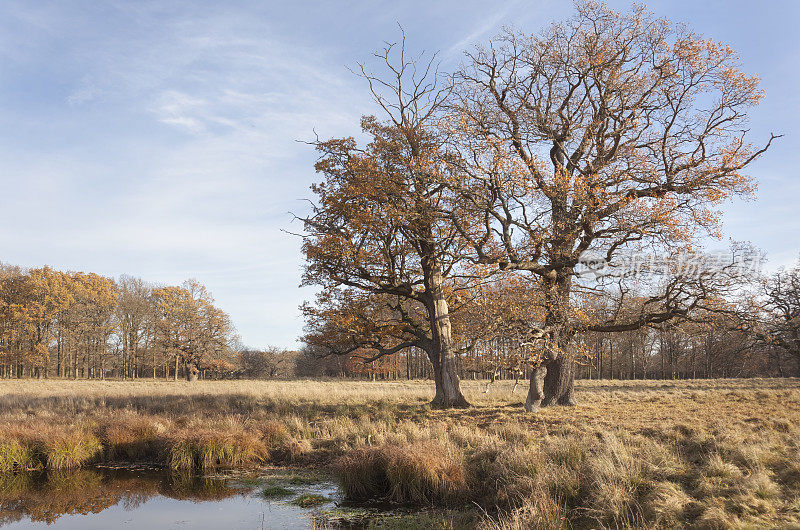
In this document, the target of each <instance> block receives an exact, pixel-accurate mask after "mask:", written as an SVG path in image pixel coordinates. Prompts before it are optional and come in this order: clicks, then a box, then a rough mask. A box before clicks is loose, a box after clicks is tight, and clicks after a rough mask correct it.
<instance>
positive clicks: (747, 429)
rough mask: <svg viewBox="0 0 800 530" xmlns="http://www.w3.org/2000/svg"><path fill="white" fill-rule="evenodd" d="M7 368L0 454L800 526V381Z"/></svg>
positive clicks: (6, 466)
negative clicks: (103, 374) (466, 405)
mask: <svg viewBox="0 0 800 530" xmlns="http://www.w3.org/2000/svg"><path fill="white" fill-rule="evenodd" d="M463 385H464V387H465V395H466V396H467V398H468V399H469V400H470V402H471V403H472V404H473V405H474V406H473V407H472V408H470V409H463V410H452V411H440V410H432V409H430V408H429V407H428V406H427V405H426V402H427V401H428V400H429V399H431V397H432V384H430V383H429V382H424V381H411V382H406V381H397V382H363V381H272V382H261V381H252V382H251V381H231V382H212V381H200V382H197V383H184V382H152V381H139V382H86V381H2V382H0V469H2V470H4V471H5V472H6V473H9V472H19V471H21V470H22V468H36V467H49V468H65V467H76V466H81V465H91V464H93V463H101V462H103V463H108V462H117V463H131V462H150V463H156V464H161V465H165V466H171V467H173V468H175V469H189V468H202V469H209V468H215V467H245V466H260V465H264V464H275V465H292V466H302V467H314V468H324V469H327V470H330V472H332V473H333V474H335V475H336V477H337V478H338V480H339V482H340V483H341V485H342V488H343V491H344V493H345V494H346V495H347V496H348V497H350V498H352V499H354V500H364V499H369V500H376V499H381V500H389V501H394V502H399V503H418V504H435V505H448V506H455V507H458V506H467V505H470V504H471V503H475V504H477V505H478V506H480V508H481V510H482V511H483V512H484V513H485V515H484V516H483V517H482V519H483V520H482V524H483V525H484V526H486V527H490V528H491V527H500V528H531V527H553V528H564V527H576V528H583V527H612V528H613V527H641V528H652V527H662V528H673V527H685V526H693V527H697V528H734V527H765V526H766V527H800V380H797V379H751V380H728V379H726V380H693V381H677V382H664V381H621V382H620V381H580V382H579V383H578V391H577V396H576V398H577V401H578V405H577V406H575V407H569V408H565V407H552V408H546V409H543V410H542V411H540V412H539V413H536V414H525V413H524V412H523V411H522V408H521V402H522V400H523V399H524V394H525V390H526V388H524V387H525V386H526V385H522V384H521V385H520V388H518V389H517V391H516V393H512V392H511V388H512V382H497V383H495V384H494V385H493V386H492V387H491V389H490V391H489V393H487V394H485V393H483V389H484V387H485V383H484V382H480V381H464V382H463Z"/></svg>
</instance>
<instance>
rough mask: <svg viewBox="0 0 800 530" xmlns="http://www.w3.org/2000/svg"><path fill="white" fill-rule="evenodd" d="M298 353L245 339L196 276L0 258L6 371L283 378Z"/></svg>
mask: <svg viewBox="0 0 800 530" xmlns="http://www.w3.org/2000/svg"><path fill="white" fill-rule="evenodd" d="M291 358H292V357H291V355H289V354H288V353H286V352H284V351H283V350H279V349H276V348H272V349H267V350H261V351H259V350H252V349H245V348H243V347H241V346H240V345H239V342H238V337H237V336H236V334H235V329H234V327H233V325H232V323H231V320H230V317H229V316H228V315H227V314H226V313H225V312H224V311H223V310H222V309H220V308H219V307H217V306H216V305H215V304H214V299H213V297H212V296H211V294H210V293H209V292H208V290H207V289H206V288H205V287H204V286H203V285H201V284H200V283H198V282H197V281H195V280H188V281H186V282H184V283H183V284H182V285H179V286H157V285H152V284H149V283H147V282H145V281H144V280H142V279H140V278H134V277H130V276H122V277H120V278H119V279H116V280H115V279H113V278H108V277H105V276H101V275H98V274H94V273H84V272H63V271H58V270H54V269H52V268H50V267H42V268H34V269H21V268H19V267H14V266H10V265H3V264H0V377H4V378H9V377H17V378H19V377H45V378H46V377H63V378H73V379H78V378H85V379H105V378H108V377H114V378H121V379H135V378H144V377H148V378H164V379H178V378H186V379H188V380H195V379H198V378H221V377H279V376H287V374H288V373H289V372H287V370H286V369H285V368H284V366H285V365H287V364H291V360H290V359H291Z"/></svg>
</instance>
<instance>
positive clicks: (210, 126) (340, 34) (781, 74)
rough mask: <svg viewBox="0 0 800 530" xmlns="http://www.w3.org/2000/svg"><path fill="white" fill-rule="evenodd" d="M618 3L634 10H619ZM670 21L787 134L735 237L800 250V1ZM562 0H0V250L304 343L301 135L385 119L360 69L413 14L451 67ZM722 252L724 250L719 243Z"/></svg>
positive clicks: (422, 44)
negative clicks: (221, 312) (133, 285)
mask: <svg viewBox="0 0 800 530" xmlns="http://www.w3.org/2000/svg"><path fill="white" fill-rule="evenodd" d="M609 3H610V4H611V5H612V6H613V7H617V8H621V9H624V8H626V7H627V6H629V5H630V4H629V2H617V1H612V2H609ZM648 7H649V8H650V9H652V10H653V11H655V12H656V14H658V15H663V16H667V17H669V18H672V19H673V20H676V21H684V22H687V23H689V24H690V25H691V26H692V27H693V28H694V29H695V30H696V31H698V32H700V33H702V34H704V35H706V36H710V37H713V38H714V39H716V40H720V41H723V42H726V43H729V44H731V45H732V46H733V47H734V48H735V49H736V50H737V51H738V52H739V53H740V55H741V57H742V62H743V65H744V69H745V70H746V71H748V72H755V73H758V74H759V75H760V76H761V78H762V86H763V88H764V89H765V90H766V92H767V97H766V99H765V100H764V102H763V103H762V105H761V106H760V107H758V108H757V109H756V111H755V112H754V113H753V115H752V131H753V133H754V138H762V139H766V138H768V136H769V132H770V131H774V132H776V133H783V134H785V136H784V138H782V139H781V140H780V141H779V142H777V144H775V147H774V149H772V150H771V151H770V152H769V153H768V154H767V155H766V156H765V157H764V158H763V159H762V160H760V161H759V162H758V163H757V164H756V165H754V166H753V169H752V171H751V173H752V174H753V175H754V176H755V177H756V178H757V180H758V181H759V186H760V189H759V193H758V198H757V200H754V201H749V202H742V201H739V202H735V203H732V204H730V205H729V206H728V207H727V212H726V216H725V225H724V231H725V234H726V235H727V236H730V237H732V238H734V239H736V240H748V241H751V242H752V243H754V244H755V245H757V246H759V247H760V248H762V249H763V250H765V251H766V252H767V257H768V259H769V263H768V267H770V268H774V267H778V266H780V265H786V264H789V263H791V262H792V261H793V260H795V259H796V258H797V256H798V251H800V245H798V243H799V242H800V237H798V232H800V212H799V211H798V210H799V209H800V179H799V178H798V177H797V173H796V168H797V166H798V162H799V160H798V156H797V153H798V152H799V151H800V140H798V134H797V131H798V126H797V123H798V121H799V120H800V96H799V95H798V93H799V92H800V88H798V87H800V73H798V66H800V46H799V45H798V41H797V31H798V29H797V28H798V27H799V26H800V2H794V1H789V0H786V1H772V2H764V3H762V4H761V5H759V6H758V7H755V6H754V4H753V3H752V2H747V1H726V2H723V1H716V2H715V1H703V2H698V1H697V0H693V1H683V0H681V1H676V0H673V1H659V2H649V3H648ZM570 11H571V4H570V3H568V2H564V1H563V0H558V1H555V0H551V1H514V2H484V1H472V0H460V1H458V2H453V1H448V2H431V1H427V2H376V1H374V0H373V1H360V2H324V3H323V2H319V3H318V5H314V4H313V3H311V2H294V3H291V2H273V3H269V2H216V1H214V2H202V1H187V2H179V1H174V2H170V1H165V0H161V1H157V2H148V1H129V2H122V1H106V2H98V1H96V0H87V1H72V0H59V1H49V2H48V1H32V0H20V1H15V0H5V1H4V2H2V4H0V261H4V262H8V263H13V264H17V265H22V266H41V265H45V264H48V265H51V266H53V267H56V268H61V269H70V270H84V271H93V272H98V273H102V274H106V275H110V276H118V275H119V274H122V273H128V274H131V275H136V276H141V277H143V278H144V279H146V280H149V281H152V282H158V283H178V282H181V281H183V280H184V279H187V278H190V277H192V278H197V279H198V280H200V281H201V282H203V283H204V284H206V285H207V286H208V287H209V288H210V289H211V291H212V292H213V293H214V296H215V298H216V300H217V302H218V303H219V305H220V306H221V307H222V308H223V309H225V310H226V311H228V312H229V313H230V314H231V316H232V318H233V320H234V322H235V323H236V326H237V329H238V330H239V333H240V334H241V336H242V339H243V341H244V342H245V343H246V344H250V345H253V346H265V345H268V344H274V345H281V346H294V344H295V340H296V338H297V337H298V336H299V335H300V333H301V330H302V319H301V317H300V315H299V312H298V310H297V306H298V305H299V304H300V303H301V302H302V300H303V299H304V298H309V297H310V296H311V294H312V293H311V291H309V290H302V289H298V284H299V282H300V270H301V266H302V258H301V255H300V252H299V246H300V242H299V241H298V240H297V239H296V238H294V237H292V236H290V235H287V234H286V233H285V232H283V231H282V230H293V229H295V230H296V229H298V228H299V226H297V223H292V222H291V220H292V217H291V215H289V213H288V212H290V211H295V212H302V211H303V208H304V206H303V202H302V199H303V198H304V197H309V195H310V192H309V191H308V186H309V184H310V183H311V182H312V181H313V180H314V178H315V175H314V171H313V162H314V159H315V156H314V152H313V150H312V149H311V148H310V147H309V146H308V145H306V144H304V143H302V142H301V141H302V140H308V139H311V138H313V134H314V131H316V132H317V133H318V134H319V135H320V136H322V137H330V136H343V135H349V134H355V133H356V132H357V126H358V118H359V116H360V115H361V114H365V113H372V112H375V110H374V107H373V106H372V105H371V102H370V100H369V97H368V94H367V90H366V87H365V86H364V84H363V83H362V82H361V81H360V80H359V79H358V78H356V77H355V76H354V75H353V74H351V73H350V72H349V71H348V69H347V68H346V67H347V66H353V65H354V64H355V62H356V61H363V60H368V59H369V58H370V53H371V52H372V51H374V50H375V49H377V48H379V47H380V46H381V45H382V43H383V41H384V40H396V38H397V36H398V31H397V23H398V22H399V23H400V24H402V25H403V27H404V28H405V31H406V34H407V43H408V46H409V47H410V48H412V49H414V50H427V51H429V52H430V51H437V50H438V51H440V53H441V57H442V60H443V62H444V66H445V68H446V67H448V66H452V65H455V64H456V63H458V61H460V58H461V55H460V52H461V51H462V50H463V49H464V48H465V47H468V46H470V45H471V44H474V43H480V42H485V41H486V40H487V39H488V38H489V37H490V36H491V35H493V34H494V33H496V32H497V31H498V30H499V29H500V27H501V26H503V25H513V26H515V27H517V28H519V29H522V30H525V31H536V30H538V29H539V28H541V27H542V26H543V25H545V24H547V23H549V22H550V21H552V20H555V19H560V18H563V17H564V16H566V15H567V14H568V13H569V12H570ZM721 246H722V247H724V246H725V245H724V244H722V245H721Z"/></svg>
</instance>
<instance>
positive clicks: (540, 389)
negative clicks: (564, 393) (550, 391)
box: [514, 365, 547, 412]
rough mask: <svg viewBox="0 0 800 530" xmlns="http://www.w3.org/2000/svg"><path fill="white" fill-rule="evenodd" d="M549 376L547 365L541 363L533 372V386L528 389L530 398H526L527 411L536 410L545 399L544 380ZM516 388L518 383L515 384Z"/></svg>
mask: <svg viewBox="0 0 800 530" xmlns="http://www.w3.org/2000/svg"><path fill="white" fill-rule="evenodd" d="M546 376H547V367H546V366H544V365H539V367H537V368H535V369H534V370H533V371H532V372H531V386H530V388H529V389H528V398H527V399H526V400H525V411H526V412H536V411H537V410H539V407H540V406H541V404H542V399H544V396H545V394H544V381H545V378H546ZM514 388H516V384H515V385H514Z"/></svg>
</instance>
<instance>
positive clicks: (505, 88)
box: [450, 2, 772, 410]
mask: <svg viewBox="0 0 800 530" xmlns="http://www.w3.org/2000/svg"><path fill="white" fill-rule="evenodd" d="M458 78H459V80H460V83H459V86H458V89H457V91H456V93H455V95H456V97H455V98H454V101H453V102H452V117H451V124H450V132H451V133H452V134H453V135H454V136H455V137H456V140H455V141H454V142H453V144H452V145H453V149H454V150H455V151H457V152H458V153H459V155H460V156H459V158H458V160H459V164H458V168H457V171H459V172H462V173H463V174H465V175H468V176H469V179H468V182H467V184H466V185H465V181H464V180H459V183H458V184H459V185H460V186H461V195H462V198H463V199H464V203H463V206H462V207H461V208H459V209H457V210H454V211H453V212H452V217H453V221H454V223H456V224H457V223H458V222H459V220H460V219H461V218H462V216H463V215H464V212H465V211H470V210H473V211H474V212H476V215H482V216H483V226H484V228H485V230H484V234H483V236H482V237H475V236H474V233H470V231H469V230H465V231H464V233H463V235H464V237H465V238H466V239H467V240H469V242H470V244H471V246H472V248H473V250H474V252H475V256H476V259H477V261H479V262H481V263H486V264H495V265H497V266H499V268H501V269H506V270H518V271H524V272H527V273H530V274H532V275H535V276H536V277H537V278H538V280H539V284H540V286H541V289H542V292H543V297H542V300H543V309H544V313H545V314H544V317H543V320H542V321H541V322H534V323H531V328H532V331H531V333H532V336H533V337H536V338H538V339H541V340H542V341H546V342H547V343H548V344H549V345H551V348H550V351H552V352H553V353H552V354H551V355H549V356H548V357H547V358H546V359H545V360H544V361H543V362H542V363H541V364H540V365H539V366H538V367H537V369H536V370H534V372H533V376H532V380H531V381H532V384H531V390H530V394H529V398H528V403H527V405H526V408H528V409H529V410H534V409H536V408H538V406H539V405H540V403H544V404H552V403H559V404H571V403H573V399H574V397H573V378H574V375H573V374H574V370H573V366H574V362H573V359H572V356H571V355H570V344H571V340H572V337H573V335H574V333H575V332H576V331H578V330H580V329H584V330H589V331H606V332H613V331H622V330H629V329H635V328H636V327H639V326H646V325H653V324H654V323H656V322H663V321H666V320H668V319H670V318H673V317H678V316H681V315H685V314H687V312H688V311H689V309H691V308H696V307H697V305H698V301H699V300H702V299H703V298H705V297H706V296H707V295H708V293H709V288H710V285H709V281H710V280H711V278H708V277H706V278H699V277H691V278H673V279H671V280H670V281H667V282H664V285H665V289H664V290H662V291H661V292H660V293H652V301H651V303H649V304H646V305H645V306H643V307H644V310H643V312H641V313H639V314H637V315H636V317H635V318H633V319H623V320H622V321H604V322H594V323H590V322H582V321H581V320H580V319H578V318H576V315H575V314H574V293H575V289H576V287H577V286H579V282H576V267H578V265H579V262H580V260H581V257H582V256H585V255H586V253H588V252H594V253H595V254H596V255H598V256H600V257H602V258H604V259H606V260H608V261H609V262H612V263H613V262H614V261H615V259H617V258H618V257H619V255H620V253H621V252H624V251H626V250H631V249H635V250H639V251H641V250H648V251H649V252H656V253H658V252H660V253H662V255H668V254H670V253H675V252H677V251H678V250H679V249H691V248H692V246H693V245H695V244H696V243H697V241H698V237H699V236H700V235H703V234H709V233H710V234H715V233H716V231H717V228H718V219H719V217H718V212H717V208H718V206H719V205H720V203H721V202H722V201H724V200H726V199H727V198H729V197H731V196H733V195H736V194H747V193H750V192H751V190H752V185H751V181H750V179H749V178H748V176H746V175H745V174H744V173H743V170H744V169H745V168H746V167H747V166H748V165H749V164H750V163H751V162H753V160H755V159H756V157H757V156H758V155H759V154H761V153H763V152H764V151H765V150H766V149H767V147H768V146H769V142H771V141H772V138H770V140H769V141H767V142H766V144H765V145H763V146H762V147H752V146H751V145H750V144H749V143H748V141H747V138H748V134H747V133H748V126H747V112H748V110H749V109H750V108H751V107H753V106H754V105H756V104H757V103H758V102H759V100H760V99H761V97H762V95H763V94H762V91H761V90H760V89H759V86H758V78H757V77H756V76H750V75H746V74H744V73H742V71H741V70H740V66H739V61H738V58H737V56H736V54H735V52H734V51H733V50H732V49H731V48H730V47H728V46H726V45H724V44H721V43H718V42H714V41H712V40H710V39H703V38H701V37H700V36H698V35H696V34H694V33H692V32H691V31H689V30H687V29H685V28H684V27H682V26H675V25H673V24H672V23H670V22H669V21H667V20H664V19H657V18H654V17H653V16H652V15H650V14H649V13H648V12H647V11H646V10H645V9H644V8H643V7H634V8H633V9H632V10H631V11H630V12H628V13H619V12H615V11H613V10H610V9H608V8H607V7H606V6H605V5H603V4H600V3H595V2H585V3H579V4H577V13H576V14H575V15H574V16H573V17H572V18H570V19H569V20H567V21H565V22H562V23H557V24H553V25H552V26H550V27H549V28H548V29H546V30H545V31H544V32H542V33H540V34H537V35H526V34H523V33H518V32H514V31H506V32H504V33H503V34H501V35H500V36H499V37H497V38H496V39H494V40H492V41H491V42H490V43H489V45H487V46H485V47H479V48H477V49H476V50H475V51H473V52H471V53H469V54H468V60H467V63H466V64H465V66H464V67H463V68H462V69H461V70H460V71H459V72H458ZM469 227H470V230H472V228H474V224H473V223H472V222H471V221H470V224H469ZM553 345H554V346H555V347H552V346H553Z"/></svg>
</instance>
